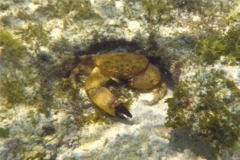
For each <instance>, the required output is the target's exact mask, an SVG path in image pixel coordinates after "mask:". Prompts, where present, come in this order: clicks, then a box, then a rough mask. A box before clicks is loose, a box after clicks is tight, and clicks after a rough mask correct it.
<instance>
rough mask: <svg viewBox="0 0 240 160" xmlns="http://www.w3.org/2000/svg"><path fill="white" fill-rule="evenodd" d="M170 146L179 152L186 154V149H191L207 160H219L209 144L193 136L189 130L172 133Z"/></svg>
mask: <svg viewBox="0 0 240 160" xmlns="http://www.w3.org/2000/svg"><path fill="white" fill-rule="evenodd" d="M169 145H170V146H171V148H172V149H173V150H175V151H178V152H184V150H185V149H189V150H191V151H192V152H194V153H195V154H196V155H198V156H201V157H204V158H206V159H207V160H217V156H216V154H215V153H214V150H213V149H212V148H211V147H210V146H209V144H208V143H206V142H204V141H203V140H201V139H200V138H199V137H197V136H194V135H192V134H191V133H190V131H189V130H187V129H182V130H174V131H172V133H171V140H170V144H169Z"/></svg>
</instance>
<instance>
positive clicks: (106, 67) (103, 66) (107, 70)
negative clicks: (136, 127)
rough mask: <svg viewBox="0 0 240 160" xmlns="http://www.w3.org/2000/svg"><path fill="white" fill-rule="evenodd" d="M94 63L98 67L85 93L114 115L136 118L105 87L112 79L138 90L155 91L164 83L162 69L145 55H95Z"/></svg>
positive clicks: (89, 77) (86, 85)
mask: <svg viewBox="0 0 240 160" xmlns="http://www.w3.org/2000/svg"><path fill="white" fill-rule="evenodd" d="M91 61H92V62H93V65H94V68H93V70H92V72H91V74H90V75H89V76H88V77H87V79H86V82H85V86H84V87H85V90H86V92H87V95H88V97H89V99H90V100H91V101H92V102H93V103H94V104H95V105H96V106H98V107H99V108H101V109H102V110H104V111H105V112H107V113H109V114H111V115H113V116H118V117H122V118H123V117H124V115H126V116H128V117H132V115H131V113H130V112H129V111H128V110H127V109H126V108H125V107H124V106H123V105H122V104H121V101H120V100H118V99H117V98H116V97H115V96H114V94H113V93H111V92H110V90H109V89H108V88H106V87H105V86H104V85H105V84H106V83H107V82H108V81H109V80H111V79H113V80H118V79H125V80H127V81H128V85H129V86H130V87H133V88H137V89H152V88H154V87H156V86H157V85H158V84H159V83H160V81H161V74H160V71H159V69H158V68H157V67H156V66H154V65H153V64H151V63H150V62H149V60H148V59H147V58H146V57H145V56H143V55H141V54H134V53H132V54H131V53H107V54H99V55H95V56H93V57H92V58H91ZM164 94H165V90H164ZM164 94H162V96H161V97H160V98H162V97H163V96H164Z"/></svg>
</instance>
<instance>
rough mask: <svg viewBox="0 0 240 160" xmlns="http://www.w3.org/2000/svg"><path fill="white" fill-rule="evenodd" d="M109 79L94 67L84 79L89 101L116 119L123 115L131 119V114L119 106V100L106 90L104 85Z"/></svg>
mask: <svg viewBox="0 0 240 160" xmlns="http://www.w3.org/2000/svg"><path fill="white" fill-rule="evenodd" d="M109 80H110V79H109V78H108V77H106V76H104V75H103V74H101V72H100V70H99V69H98V68H97V67H95V68H94V69H93V71H92V73H91V74H90V76H89V77H88V78H87V79H86V82H85V90H86V92H87V95H88V97H89V99H90V100H91V101H92V102H93V103H94V104H95V105H96V106H98V107H99V108H101V109H102V110H103V111H105V112H107V113H109V114H111V115H113V116H117V117H121V118H124V115H126V116H128V117H132V115H131V113H130V112H129V111H128V110H127V109H126V108H125V107H124V106H123V105H122V104H121V102H120V101H119V100H117V98H116V97H115V96H114V95H113V94H112V93H111V92H110V91H109V90H108V89H107V88H106V87H104V84H105V83H107V82H108V81H109Z"/></svg>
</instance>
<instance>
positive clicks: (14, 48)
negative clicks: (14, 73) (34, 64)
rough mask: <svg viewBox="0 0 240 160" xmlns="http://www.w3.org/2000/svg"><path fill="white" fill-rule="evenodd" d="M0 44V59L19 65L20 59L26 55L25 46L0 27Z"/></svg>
mask: <svg viewBox="0 0 240 160" xmlns="http://www.w3.org/2000/svg"><path fill="white" fill-rule="evenodd" d="M0 46H1V47H2V51H1V52H2V54H1V57H0V58H1V59H0V60H1V61H2V62H3V61H7V62H9V63H11V64H12V65H15V66H16V65H17V66H18V67H19V66H20V64H19V63H20V60H21V59H23V58H24V57H25V56H26V47H25V46H24V45H23V44H22V43H21V42H20V40H18V39H17V38H15V37H14V36H13V35H12V34H11V33H10V32H9V31H8V30H7V29H6V28H2V29H0Z"/></svg>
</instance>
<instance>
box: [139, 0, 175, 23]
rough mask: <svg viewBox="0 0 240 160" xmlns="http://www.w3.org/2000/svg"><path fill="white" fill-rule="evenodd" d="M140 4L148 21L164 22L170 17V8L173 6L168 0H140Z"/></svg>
mask: <svg viewBox="0 0 240 160" xmlns="http://www.w3.org/2000/svg"><path fill="white" fill-rule="evenodd" d="M141 5H142V7H143V9H144V10H145V11H146V13H147V16H146V19H147V20H148V22H149V23H152V24H157V23H163V22H165V23H166V22H169V21H170V20H171V19H172V17H171V16H170V10H171V9H172V8H173V6H172V3H171V2H169V1H165V0H143V1H141Z"/></svg>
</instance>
